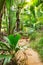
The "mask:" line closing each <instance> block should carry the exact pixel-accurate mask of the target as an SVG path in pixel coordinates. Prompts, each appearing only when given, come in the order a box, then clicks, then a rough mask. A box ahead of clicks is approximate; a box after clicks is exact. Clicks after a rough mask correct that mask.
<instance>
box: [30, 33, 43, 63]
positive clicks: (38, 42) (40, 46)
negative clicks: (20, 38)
mask: <svg viewBox="0 0 43 65" xmlns="http://www.w3.org/2000/svg"><path fill="white" fill-rule="evenodd" d="M30 47H31V48H33V49H34V50H36V51H37V52H38V53H39V57H40V58H41V60H42V62H43V34H42V33H41V34H40V33H38V34H37V36H36V39H35V40H32V41H31V42H30Z"/></svg>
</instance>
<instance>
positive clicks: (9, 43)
mask: <svg viewBox="0 0 43 65" xmlns="http://www.w3.org/2000/svg"><path fill="white" fill-rule="evenodd" d="M20 37H21V36H20V35H19V34H18V35H16V36H15V37H14V36H13V35H9V36H8V37H4V39H5V40H6V43H4V42H0V51H7V52H8V53H9V54H7V53H5V55H0V56H1V57H0V59H5V60H4V64H3V65H6V63H9V62H10V60H11V59H12V57H14V55H15V52H17V51H18V50H19V48H17V47H16V46H17V42H18V40H19V39H20ZM6 54H7V55H6Z"/></svg>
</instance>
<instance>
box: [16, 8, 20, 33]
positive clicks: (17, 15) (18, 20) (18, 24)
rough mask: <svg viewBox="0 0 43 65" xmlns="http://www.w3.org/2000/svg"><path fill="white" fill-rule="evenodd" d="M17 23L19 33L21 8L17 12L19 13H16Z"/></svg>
mask: <svg viewBox="0 0 43 65" xmlns="http://www.w3.org/2000/svg"><path fill="white" fill-rule="evenodd" d="M16 18H17V19H16V23H17V29H16V30H17V32H18V31H19V30H20V27H19V26H20V19H19V8H18V10H17V12H16Z"/></svg>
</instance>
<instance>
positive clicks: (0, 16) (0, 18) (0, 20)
mask: <svg viewBox="0 0 43 65" xmlns="http://www.w3.org/2000/svg"><path fill="white" fill-rule="evenodd" d="M1 22H2V13H0V33H1Z"/></svg>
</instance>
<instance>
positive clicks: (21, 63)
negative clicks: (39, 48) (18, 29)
mask: <svg viewBox="0 0 43 65" xmlns="http://www.w3.org/2000/svg"><path fill="white" fill-rule="evenodd" d="M24 42H26V40H24V41H23V40H22V41H21V43H19V44H21V45H23V44H22V43H24ZM24 44H25V43H24ZM16 59H17V61H18V65H43V63H42V62H41V60H40V58H39V55H38V53H37V52H36V51H34V50H33V49H31V48H27V49H26V50H20V51H18V52H17V54H16Z"/></svg>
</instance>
